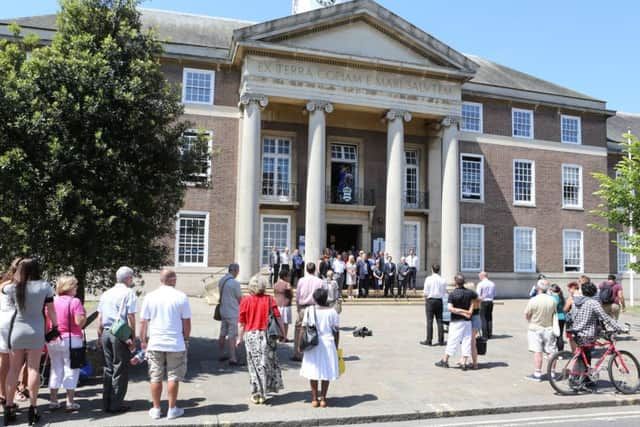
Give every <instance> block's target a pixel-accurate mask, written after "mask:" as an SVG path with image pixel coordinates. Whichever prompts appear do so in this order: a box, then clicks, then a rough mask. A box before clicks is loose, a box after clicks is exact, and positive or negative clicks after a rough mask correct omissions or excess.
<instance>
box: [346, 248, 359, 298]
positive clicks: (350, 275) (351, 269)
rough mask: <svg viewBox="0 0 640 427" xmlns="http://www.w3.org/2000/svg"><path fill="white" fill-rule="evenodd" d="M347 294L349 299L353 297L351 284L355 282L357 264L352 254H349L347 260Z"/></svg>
mask: <svg viewBox="0 0 640 427" xmlns="http://www.w3.org/2000/svg"><path fill="white" fill-rule="evenodd" d="M346 270H347V295H348V298H349V299H353V286H354V285H355V284H356V277H357V274H358V265H357V264H356V259H355V257H354V256H353V255H349V259H348V260H347V266H346Z"/></svg>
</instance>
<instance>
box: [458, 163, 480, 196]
mask: <svg viewBox="0 0 640 427" xmlns="http://www.w3.org/2000/svg"><path fill="white" fill-rule="evenodd" d="M460 176H461V177H462V179H460V193H461V195H460V197H461V199H462V200H480V201H482V200H484V158H483V157H482V156H479V155H475V154H462V155H461V156H460Z"/></svg>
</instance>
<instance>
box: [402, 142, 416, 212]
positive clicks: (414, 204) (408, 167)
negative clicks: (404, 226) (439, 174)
mask: <svg viewBox="0 0 640 427" xmlns="http://www.w3.org/2000/svg"><path fill="white" fill-rule="evenodd" d="M409 152H412V153H415V155H416V164H415V165H409V164H408V163H407V162H406V159H407V153H409ZM404 158H405V170H404V195H405V199H404V203H405V207H406V208H409V209H411V208H418V207H420V150H418V149H405V150H404ZM409 169H414V170H415V172H416V194H415V201H416V202H415V203H408V202H407V200H408V199H409V189H408V186H407V177H408V174H409Z"/></svg>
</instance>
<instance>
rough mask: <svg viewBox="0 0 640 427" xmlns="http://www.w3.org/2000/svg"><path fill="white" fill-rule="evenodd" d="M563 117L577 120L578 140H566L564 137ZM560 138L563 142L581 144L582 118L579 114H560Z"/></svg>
mask: <svg viewBox="0 0 640 427" xmlns="http://www.w3.org/2000/svg"><path fill="white" fill-rule="evenodd" d="M564 119H569V120H576V121H577V122H578V137H577V139H578V141H566V140H565V139H564ZM560 140H561V141H562V142H563V143H564V144H574V145H581V144H582V120H581V118H580V117H579V116H569V115H567V114H561V115H560Z"/></svg>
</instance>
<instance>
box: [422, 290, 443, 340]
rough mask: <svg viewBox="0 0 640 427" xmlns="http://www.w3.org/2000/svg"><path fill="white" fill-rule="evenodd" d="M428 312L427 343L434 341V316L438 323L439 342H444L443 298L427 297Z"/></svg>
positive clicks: (426, 309) (426, 306)
mask: <svg viewBox="0 0 640 427" xmlns="http://www.w3.org/2000/svg"><path fill="white" fill-rule="evenodd" d="M425 311H426V312H427V343H428V344H431V343H432V341H433V318H434V317H435V319H436V323H437V324H438V344H444V325H443V324H442V298H427V301H426V303H425Z"/></svg>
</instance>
